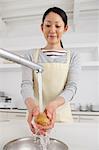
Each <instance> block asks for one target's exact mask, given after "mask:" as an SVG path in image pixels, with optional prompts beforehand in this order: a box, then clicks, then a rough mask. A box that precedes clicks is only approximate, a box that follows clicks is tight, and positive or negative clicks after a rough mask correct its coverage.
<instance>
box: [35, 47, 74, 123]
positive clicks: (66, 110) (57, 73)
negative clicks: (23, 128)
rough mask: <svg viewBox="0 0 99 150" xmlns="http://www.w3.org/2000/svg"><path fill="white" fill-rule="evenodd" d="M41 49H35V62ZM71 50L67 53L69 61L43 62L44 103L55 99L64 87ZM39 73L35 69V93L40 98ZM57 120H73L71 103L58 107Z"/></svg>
mask: <svg viewBox="0 0 99 150" xmlns="http://www.w3.org/2000/svg"><path fill="white" fill-rule="evenodd" d="M38 57H39V50H36V51H35V57H34V58H35V62H36V63H37V61H38ZM69 62H70V51H68V53H67V63H41V65H42V66H43V68H44V71H43V72H42V95H43V98H42V99H43V104H44V106H46V104H47V103H48V102H50V101H52V100H53V99H55V98H56V97H57V96H58V95H59V94H60V93H61V92H62V90H63V89H64V86H65V84H66V80H67V74H68V70H69ZM37 76H38V74H37V72H36V71H33V82H34V95H35V97H36V99H37V100H38V77H37ZM56 121H58V122H71V121H72V114H71V108H70V103H69V102H65V104H64V105H62V106H60V107H58V108H57V111H56Z"/></svg>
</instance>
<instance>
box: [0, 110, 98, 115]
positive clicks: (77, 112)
mask: <svg viewBox="0 0 99 150" xmlns="http://www.w3.org/2000/svg"><path fill="white" fill-rule="evenodd" d="M0 112H9V113H13V112H14V113H26V112H27V110H26V109H0ZM72 114H73V115H89V116H90V115H91V116H99V112H94V111H93V112H92V111H72Z"/></svg>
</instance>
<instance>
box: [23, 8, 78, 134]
mask: <svg viewBox="0 0 99 150" xmlns="http://www.w3.org/2000/svg"><path fill="white" fill-rule="evenodd" d="M67 22H68V21H67V15H66V13H65V11H64V10H62V9H61V8H58V7H52V8H49V9H48V10H47V11H46V12H45V13H44V15H43V18H42V23H41V30H42V33H43V35H44V37H45V39H46V45H45V46H44V47H43V48H40V49H33V50H31V51H29V52H27V54H26V56H25V57H26V59H28V60H30V61H33V62H36V63H38V64H41V65H42V66H43V68H44V71H43V73H42V79H43V83H42V95H43V98H42V99H43V110H44V113H45V114H46V117H47V118H48V119H49V120H50V125H48V126H47V127H45V128H44V126H42V128H43V129H44V131H45V132H46V131H47V130H46V129H50V128H53V127H54V124H55V121H59V122H71V121H72V115H71V109H70V105H69V103H70V101H71V100H72V99H73V97H74V95H75V93H76V91H77V86H78V80H79V78H78V75H79V69H80V68H79V57H78V54H77V53H76V51H73V50H72V51H70V50H68V49H65V48H64V47H63V44H62V41H61V39H62V35H63V34H64V33H65V32H66V31H67V29H68V24H67ZM22 74H23V75H22V84H21V87H22V90H21V92H22V95H23V99H24V102H25V104H26V106H27V108H28V112H29V113H28V123H29V126H30V129H31V131H32V132H33V133H35V127H34V126H33V124H32V119H33V118H35V117H36V116H37V115H39V113H40V109H39V106H38V100H39V95H38V93H39V88H38V85H39V84H38V80H37V79H38V75H37V73H36V72H35V71H32V70H31V69H29V68H27V67H23V69H22ZM40 128H41V127H40Z"/></svg>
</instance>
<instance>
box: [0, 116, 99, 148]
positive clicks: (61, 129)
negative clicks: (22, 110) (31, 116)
mask: <svg viewBox="0 0 99 150" xmlns="http://www.w3.org/2000/svg"><path fill="white" fill-rule="evenodd" d="M28 136H33V135H32V133H31V131H30V129H29V126H28V124H27V122H26V121H25V120H14V119H13V120H11V121H5V122H0V150H2V149H3V146H4V145H5V144H6V143H7V142H9V141H11V140H14V139H17V138H22V137H28ZM49 136H50V137H52V138H55V139H58V140H60V141H62V142H64V143H65V144H67V145H68V147H69V150H99V123H91V124H90V123H79V122H77V123H71V124H66V123H56V124H55V127H54V128H53V129H52V131H51V132H50V134H49Z"/></svg>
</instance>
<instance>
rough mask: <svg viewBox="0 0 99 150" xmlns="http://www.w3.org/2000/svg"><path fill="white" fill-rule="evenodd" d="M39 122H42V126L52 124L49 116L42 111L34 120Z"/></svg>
mask: <svg viewBox="0 0 99 150" xmlns="http://www.w3.org/2000/svg"><path fill="white" fill-rule="evenodd" d="M34 121H35V122H36V123H37V124H40V125H42V126H47V125H49V124H50V120H49V119H48V118H47V116H46V114H45V113H44V112H43V113H40V114H39V115H38V116H37V117H36V118H35V120H34Z"/></svg>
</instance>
